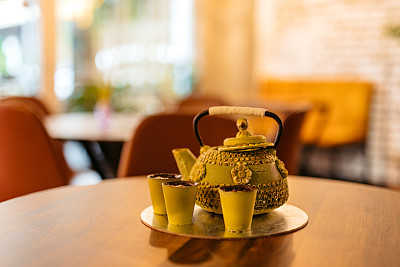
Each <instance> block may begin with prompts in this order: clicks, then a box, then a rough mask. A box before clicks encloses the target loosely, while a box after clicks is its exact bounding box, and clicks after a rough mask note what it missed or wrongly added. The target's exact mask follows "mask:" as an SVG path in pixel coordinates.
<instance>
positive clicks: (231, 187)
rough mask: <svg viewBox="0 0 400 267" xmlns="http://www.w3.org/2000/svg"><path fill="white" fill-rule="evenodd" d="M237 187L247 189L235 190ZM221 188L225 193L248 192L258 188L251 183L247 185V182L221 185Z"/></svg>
mask: <svg viewBox="0 0 400 267" xmlns="http://www.w3.org/2000/svg"><path fill="white" fill-rule="evenodd" d="M235 189H236V190H237V189H245V190H238V191H233V190H235ZM219 190H220V191H222V192H225V193H246V192H253V191H254V190H257V189H256V188H254V187H253V186H251V185H245V184H235V185H224V186H220V187H219Z"/></svg>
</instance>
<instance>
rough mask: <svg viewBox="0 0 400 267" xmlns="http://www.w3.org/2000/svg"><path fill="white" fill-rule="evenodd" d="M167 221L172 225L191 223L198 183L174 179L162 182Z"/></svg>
mask: <svg viewBox="0 0 400 267" xmlns="http://www.w3.org/2000/svg"><path fill="white" fill-rule="evenodd" d="M162 187H163V191H164V198H165V206H166V209H167V216H168V222H169V223H170V224H174V225H184V224H191V223H192V219H193V211H194V203H195V201H196V194H197V189H198V184H197V183H196V182H193V181H176V182H166V183H163V184H162Z"/></svg>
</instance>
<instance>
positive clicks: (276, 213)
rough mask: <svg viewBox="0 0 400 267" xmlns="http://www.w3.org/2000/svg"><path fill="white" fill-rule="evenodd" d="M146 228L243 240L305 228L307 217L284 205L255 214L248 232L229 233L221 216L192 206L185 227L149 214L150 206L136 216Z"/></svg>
mask: <svg viewBox="0 0 400 267" xmlns="http://www.w3.org/2000/svg"><path fill="white" fill-rule="evenodd" d="M140 217H141V221H142V223H143V224H144V225H146V226H147V227H150V228H151V229H154V230H158V231H161V232H165V233H170V234H174V235H179V236H187V237H192V238H205V239H240V238H241V239H247V238H258V237H267V236H275V235H281V234H287V233H291V232H294V231H296V230H299V229H301V228H303V227H304V226H306V225H307V222H308V216H307V214H306V213H305V212H304V211H303V210H301V209H299V208H298V207H295V206H293V205H289V204H284V205H283V206H281V207H279V208H278V209H275V210H273V211H271V212H269V213H267V214H262V215H255V216H254V217H253V222H252V224H251V230H249V231H246V232H242V233H232V232H229V231H227V230H225V226H224V219H223V217H222V215H219V214H215V213H211V212H207V211H205V210H203V209H202V208H200V207H199V206H197V205H196V206H195V208H194V213H193V223H192V224H188V225H172V224H169V223H168V217H167V216H166V215H157V214H154V213H153V207H152V206H150V207H147V208H146V209H144V210H143V211H142V213H141V215H140Z"/></svg>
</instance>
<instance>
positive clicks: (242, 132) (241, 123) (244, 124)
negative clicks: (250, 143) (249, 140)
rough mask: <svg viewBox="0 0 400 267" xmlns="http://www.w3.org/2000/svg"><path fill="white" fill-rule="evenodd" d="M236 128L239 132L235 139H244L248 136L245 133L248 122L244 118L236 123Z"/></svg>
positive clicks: (248, 133)
mask: <svg viewBox="0 0 400 267" xmlns="http://www.w3.org/2000/svg"><path fill="white" fill-rule="evenodd" d="M236 126H237V127H238V129H239V132H238V133H237V134H236V137H246V136H250V135H251V134H250V132H249V131H247V127H249V122H248V121H247V119H246V118H240V119H238V120H237V122H236Z"/></svg>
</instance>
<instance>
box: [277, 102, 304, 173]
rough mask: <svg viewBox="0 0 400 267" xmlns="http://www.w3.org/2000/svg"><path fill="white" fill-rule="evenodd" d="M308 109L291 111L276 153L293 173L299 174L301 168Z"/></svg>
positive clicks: (285, 122)
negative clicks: (304, 128)
mask: <svg viewBox="0 0 400 267" xmlns="http://www.w3.org/2000/svg"><path fill="white" fill-rule="evenodd" d="M307 113H308V110H307V109H304V110H299V111H294V112H291V113H290V114H288V115H287V117H286V118H285V119H284V121H283V132H282V137H281V140H280V142H279V145H278V147H277V150H276V154H277V156H278V158H279V159H280V160H282V161H283V162H284V163H285V167H286V169H287V170H288V172H289V174H291V175H298V174H299V171H300V170H299V169H300V156H301V151H302V147H303V143H302V141H301V129H302V126H303V125H304V119H305V116H306V114H307Z"/></svg>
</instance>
